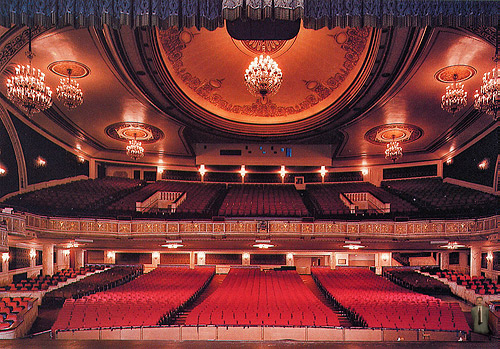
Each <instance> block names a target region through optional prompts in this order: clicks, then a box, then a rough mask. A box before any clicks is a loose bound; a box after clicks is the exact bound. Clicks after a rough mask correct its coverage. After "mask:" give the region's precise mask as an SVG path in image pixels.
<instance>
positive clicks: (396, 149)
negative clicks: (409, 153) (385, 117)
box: [385, 135, 403, 162]
mask: <svg viewBox="0 0 500 349" xmlns="http://www.w3.org/2000/svg"><path fill="white" fill-rule="evenodd" d="M402 157H403V148H402V147H401V146H400V145H399V142H397V141H396V140H395V139H394V135H393V136H392V141H390V142H389V143H387V148H386V149H385V158H386V159H388V160H392V162H396V160H398V159H401V158H402Z"/></svg>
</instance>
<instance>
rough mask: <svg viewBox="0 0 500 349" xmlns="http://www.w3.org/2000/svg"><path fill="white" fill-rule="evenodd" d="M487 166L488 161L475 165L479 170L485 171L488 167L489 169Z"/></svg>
mask: <svg viewBox="0 0 500 349" xmlns="http://www.w3.org/2000/svg"><path fill="white" fill-rule="evenodd" d="M489 165H490V162H489V161H488V159H484V160H483V161H481V162H480V163H479V164H478V165H477V167H479V169H480V170H487V169H488V167H490V166H489Z"/></svg>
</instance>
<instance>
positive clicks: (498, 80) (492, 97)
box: [474, 27, 500, 121]
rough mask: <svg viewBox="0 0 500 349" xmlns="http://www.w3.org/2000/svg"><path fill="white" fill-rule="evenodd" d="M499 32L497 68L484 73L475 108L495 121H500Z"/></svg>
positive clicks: (496, 43) (494, 59) (496, 47)
mask: <svg viewBox="0 0 500 349" xmlns="http://www.w3.org/2000/svg"><path fill="white" fill-rule="evenodd" d="M499 34H500V33H499V30H498V27H497V29H496V33H495V35H496V42H495V56H494V57H493V61H494V62H495V68H493V70H492V71H491V72H488V73H484V76H483V84H482V85H481V88H480V89H479V91H478V90H476V93H475V94H474V108H476V109H477V110H479V111H482V112H484V113H486V114H488V115H491V116H493V119H494V120H495V121H496V120H498V112H499V110H500V72H499V71H498V61H499V60H500V55H499V52H498V51H499V40H500V38H499Z"/></svg>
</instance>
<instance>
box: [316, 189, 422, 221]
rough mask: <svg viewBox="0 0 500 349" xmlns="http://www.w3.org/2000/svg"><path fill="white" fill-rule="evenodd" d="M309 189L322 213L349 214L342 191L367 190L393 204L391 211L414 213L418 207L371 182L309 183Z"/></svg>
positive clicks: (360, 191) (357, 191) (359, 191)
mask: <svg viewBox="0 0 500 349" xmlns="http://www.w3.org/2000/svg"><path fill="white" fill-rule="evenodd" d="M307 191H308V193H309V195H310V197H311V199H312V200H313V202H314V201H315V204H316V206H317V208H318V209H319V212H320V214H321V215H326V216H328V215H339V214H340V215H345V214H349V208H348V207H347V206H346V205H344V203H343V202H342V200H341V199H340V193H363V192H367V193H370V194H372V195H373V196H375V197H376V198H377V199H379V200H380V201H382V202H384V203H390V204H391V212H395V213H402V212H405V213H412V212H416V211H417V210H418V209H417V208H416V207H415V206H413V205H411V204H410V203H408V202H406V201H405V200H403V199H401V198H399V197H397V196H395V195H392V194H391V193H389V192H387V191H386V190H384V189H382V188H378V187H376V186H374V185H373V184H371V183H367V182H362V183H337V184H308V185H307Z"/></svg>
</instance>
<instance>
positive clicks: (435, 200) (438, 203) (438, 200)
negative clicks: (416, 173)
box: [382, 178, 500, 216]
mask: <svg viewBox="0 0 500 349" xmlns="http://www.w3.org/2000/svg"><path fill="white" fill-rule="evenodd" d="M382 187H384V188H386V189H387V190H389V191H392V192H394V193H397V194H398V195H400V196H402V197H404V198H405V199H407V200H409V201H410V202H412V203H415V205H418V206H421V208H423V209H426V210H428V211H431V212H433V213H437V214H439V213H440V212H450V213H451V212H456V213H462V214H465V215H468V216H469V215H471V214H473V215H474V214H477V213H481V212H484V211H486V212H495V211H497V212H498V207H500V199H499V198H498V197H497V196H495V195H491V194H487V193H484V192H482V191H478V190H474V189H470V188H465V187H461V186H458V185H454V184H449V183H444V182H443V181H442V179H441V178H419V179H409V180H397V181H384V182H382Z"/></svg>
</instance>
